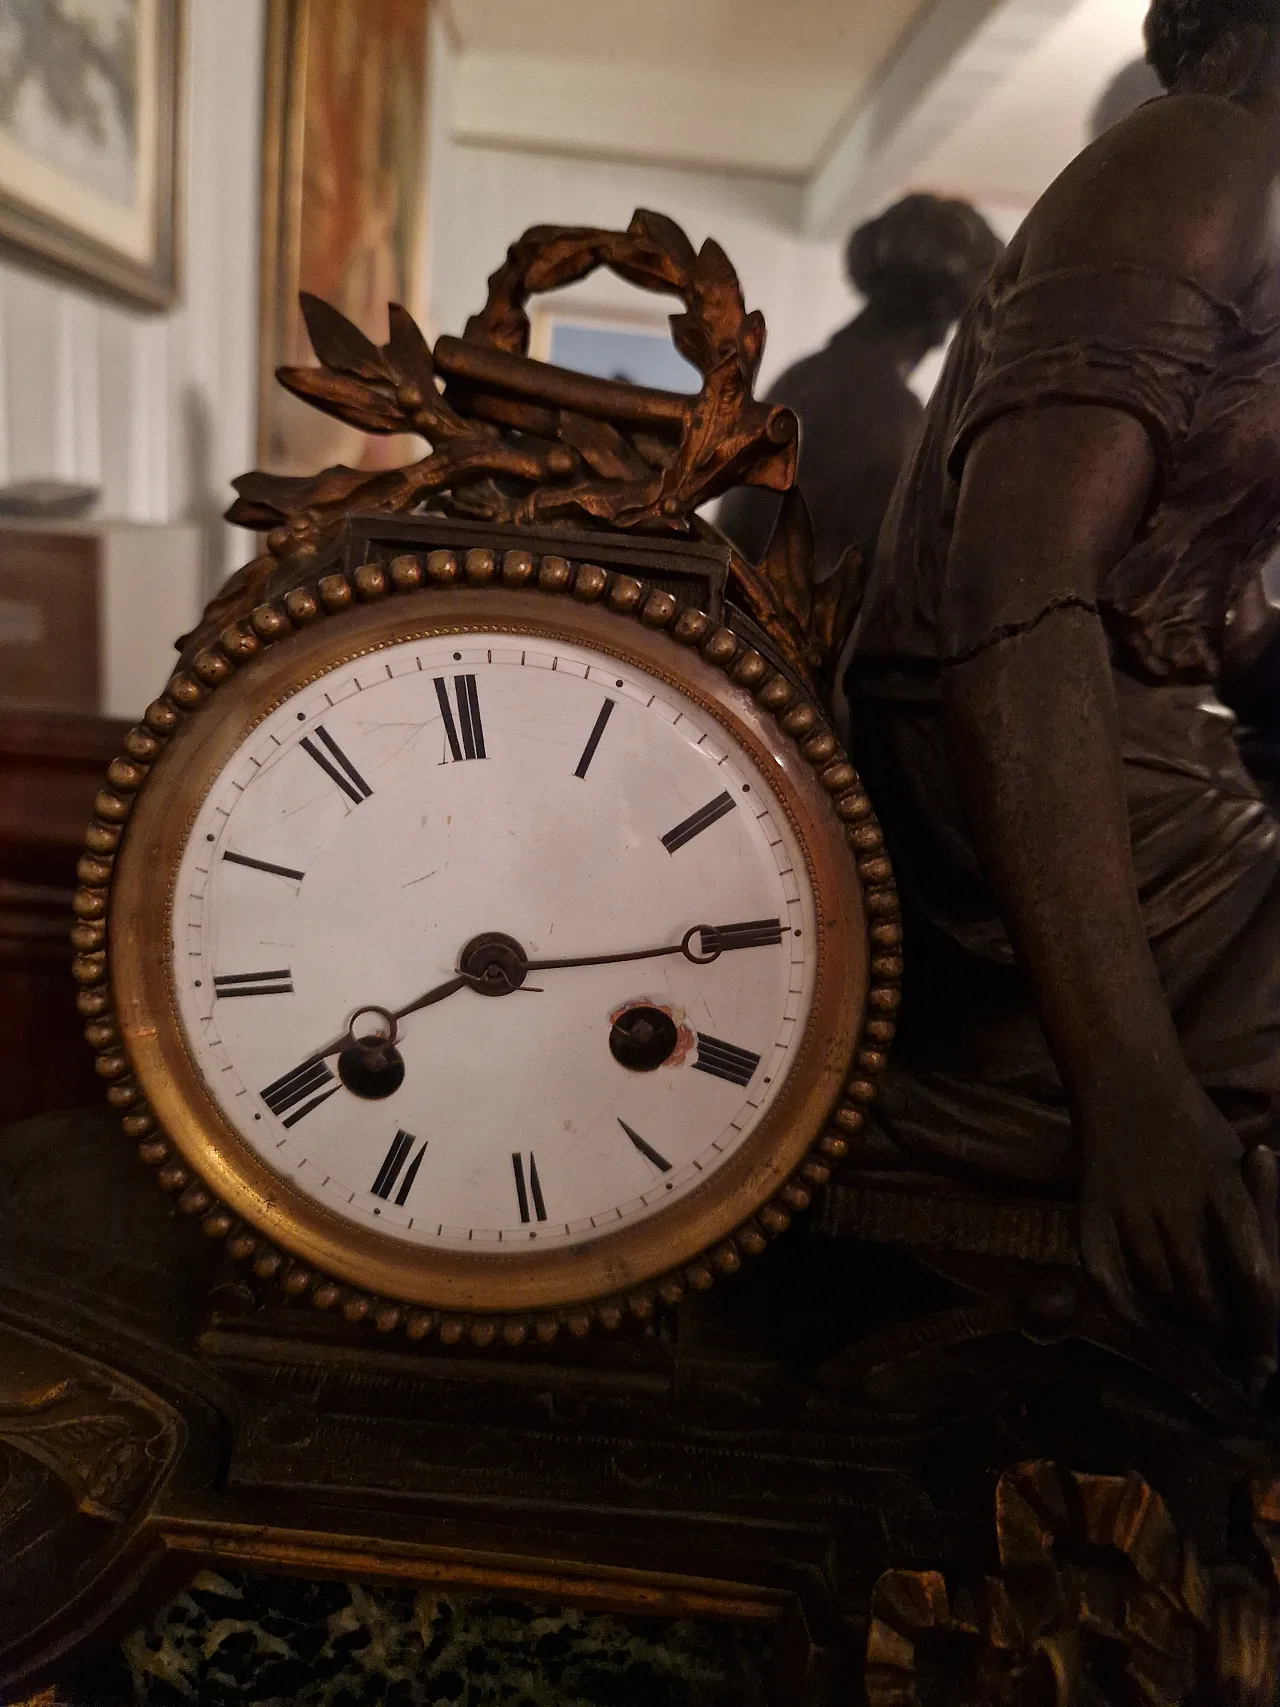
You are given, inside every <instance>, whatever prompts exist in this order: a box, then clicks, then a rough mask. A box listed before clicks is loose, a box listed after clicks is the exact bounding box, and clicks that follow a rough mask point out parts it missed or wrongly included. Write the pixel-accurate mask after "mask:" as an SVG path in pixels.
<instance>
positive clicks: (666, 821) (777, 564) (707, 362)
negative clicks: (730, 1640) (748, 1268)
mask: <svg viewBox="0 0 1280 1707" xmlns="http://www.w3.org/2000/svg"><path fill="white" fill-rule="evenodd" d="M674 232H675V228H674V227H668V226H667V224H666V222H663V221H658V220H656V219H655V217H654V216H637V220H636V221H635V222H633V225H632V227H631V229H630V230H629V232H627V233H625V234H623V233H600V232H578V233H570V234H567V236H566V234H564V233H558V234H553V235H552V237H550V238H549V237H547V235H546V234H541V235H540V234H538V233H534V234H532V241H530V239H526V240H524V243H525V247H524V249H523V250H522V249H521V246H520V245H517V246H516V247H515V248H513V250H512V253H511V256H510V257H509V259H508V263H507V267H506V268H505V269H504V270H503V272H501V273H499V274H495V277H494V280H493V281H491V294H490V301H489V305H488V307H487V308H486V310H485V313H484V314H483V315H482V316H480V317H478V318H477V320H475V321H473V322H472V323H471V325H470V326H469V328H468V332H467V336H466V338H465V339H442V340H441V341H440V344H439V345H438V346H437V348H436V351H435V352H434V358H433V356H432V354H431V353H430V352H429V351H428V350H427V347H426V345H425V343H423V341H422V339H421V337H420V336H419V335H418V333H417V330H416V328H414V327H413V326H412V323H411V322H410V321H408V319H407V317H406V316H404V315H403V314H402V313H401V312H400V311H398V310H394V309H393V311H392V323H391V330H392V336H391V341H390V343H389V344H388V345H387V346H386V347H385V348H382V349H378V348H376V347H375V346H373V345H371V344H368V343H367V342H366V341H365V340H364V339H363V338H362V337H361V336H360V335H359V334H358V333H356V332H355V329H354V328H352V327H350V326H349V325H348V324H347V323H346V322H345V321H342V320H341V319H340V318H339V317H338V316H336V315H335V314H334V313H333V311H331V310H326V309H324V307H323V306H322V305H320V304H317V303H314V302H308V304H307V310H308V317H309V321H310V324H311V329H312V334H313V341H314V342H315V344H316V348H317V353H318V354H319V356H320V358H321V361H322V364H323V365H322V366H321V367H320V368H319V369H309V370H305V371H302V372H286V373H284V374H283V375H282V378H283V379H284V381H285V383H287V384H291V385H292V387H293V388H294V389H295V390H297V391H299V392H300V393H301V394H303V395H306V396H308V397H309V398H310V399H311V400H312V401H313V402H317V403H318V404H319V405H320V406H321V407H326V408H329V409H331V410H332V411H334V412H336V413H342V414H344V416H345V418H347V419H352V420H355V421H356V422H357V423H358V424H361V425H364V426H366V427H368V428H371V429H374V430H384V431H399V430H403V428H404V427H405V426H406V425H409V426H411V427H413V428H415V429H416V430H418V431H419V432H422V433H423V434H424V436H426V437H428V438H429V439H430V440H431V442H432V446H433V449H432V453H431V455H430V456H428V457H427V458H426V459H424V461H423V462H422V463H420V464H417V465H415V466H414V467H412V468H410V469H408V470H399V471H395V472H394V473H393V474H392V475H386V474H381V475H377V476H369V475H358V474H355V473H353V472H352V471H349V470H329V471H327V472H326V474H324V475H322V476H319V477H318V479H317V480H316V481H309V482H308V481H303V482H299V481H286V480H273V479H272V478H271V477H269V476H263V475H255V476H249V477H247V478H246V480H245V481H243V482H241V483H240V489H241V494H242V495H241V498H240V501H239V503H238V505H237V506H236V508H235V510H233V512H232V515H233V518H234V519H239V520H242V521H245V522H247V523H249V524H251V525H257V526H259V527H262V528H263V530H264V531H265V532H267V534H268V545H269V548H270V550H269V552H268V554H267V555H266V556H265V557H264V558H262V559H259V560H257V561H256V562H255V563H254V564H251V565H250V566H249V568H248V569H247V570H245V571H243V572H242V573H241V575H240V576H239V577H237V578H236V580H235V581H234V582H233V583H232V584H231V586H230V587H229V588H228V589H227V590H226V592H225V593H224V595H223V596H222V598H221V599H220V600H219V601H217V602H216V603H215V605H214V606H213V607H211V610H210V613H209V614H208V617H207V619H206V622H205V624H204V626H203V628H202V629H201V630H200V631H198V632H197V633H196V634H195V635H194V636H192V637H189V638H188V641H187V643H186V644H185V647H184V650H183V657H182V661H181V665H180V668H179V670H178V672H177V673H176V674H175V676H174V677H173V679H172V680H171V681H170V683H169V684H168V687H167V690H166V692H165V693H164V695H163V696H162V697H161V698H160V699H158V700H157V701H156V702H155V704H153V705H152V706H151V708H150V709H149V711H148V712H147V714H146V717H145V720H144V721H143V723H142V724H141V725H140V726H139V727H138V728H137V729H136V730H135V731H134V732H133V733H132V734H131V735H130V736H129V738H128V740H127V742H126V751H125V753H124V755H123V756H122V757H121V758H120V759H119V760H118V761H117V762H116V763H115V764H114V765H113V766H112V767H111V771H110V774H109V778H108V786H107V788H106V789H105V790H104V791H103V793H102V794H101V795H100V796H99V799H98V802H97V818H96V820H95V823H94V825H93V827H92V828H91V830H90V832H89V849H88V852H87V854H86V856H85V858H84V860H83V862H82V869H81V876H82V879H83V883H84V887H83V889H82V890H81V892H80V895H79V897H78V900H77V910H78V912H79V914H80V923H79V924H78V926H77V938H76V940H77V946H78V948H79V949H80V956H79V959H78V960H77V963H76V973H77V977H78V978H79V980H80V982H81V985H82V989H81V995H80V1002H81V1007H82V1010H83V1011H84V1013H85V1014H86V1016H87V1018H88V1020H89V1028H88V1029H89V1035H90V1039H91V1041H92V1042H94V1043H95V1044H96V1045H97V1046H98V1048H99V1050H100V1054H99V1068H100V1071H101V1072H102V1074H103V1076H104V1077H105V1078H106V1079H107V1080H108V1081H109V1091H108V1094H109V1096H110V1098H111V1100H112V1101H113V1102H114V1103H116V1104H117V1105H118V1106H119V1107H120V1108H121V1109H122V1110H123V1112H124V1123H125V1127H126V1130H127V1131H128V1132H129V1133H130V1134H131V1135H132V1136H133V1137H134V1138H135V1139H137V1140H138V1141H139V1143H140V1146H141V1150H142V1154H143V1156H144V1158H145V1159H146V1160H147V1161H149V1162H151V1163H153V1164H155V1166H156V1168H157V1173H158V1178H159V1181H160V1184H161V1185H162V1186H164V1187H165V1188H166V1189H168V1190H170V1191H172V1192H173V1193H175V1194H176V1195H177V1200H178V1202H179V1204H180V1206H181V1207H182V1208H183V1209H184V1210H186V1211H187V1212H189V1213H190V1214H192V1215H195V1216H198V1217H200V1218H201V1220H202V1221H203V1225H204V1227H205V1230H206V1231H207V1232H208V1233H209V1235H210V1236H211V1237H213V1238H218V1239H225V1240H226V1241H227V1243H228V1247H229V1250H230V1252H231V1254H232V1255H233V1256H234V1257H236V1258H237V1259H239V1260H241V1261H243V1262H246V1263H248V1264H250V1265H251V1267H252V1268H253V1270H254V1271H256V1274H257V1275H258V1277H259V1278H260V1279H261V1280H262V1281H264V1282H269V1283H271V1284H273V1285H275V1286H278V1287H280V1288H282V1289H283V1291H284V1292H285V1293H286V1294H288V1295H292V1296H296V1297H299V1298H301V1297H304V1296H305V1297H309V1298H310V1300H311V1301H312V1303H314V1304H315V1305H316V1306H318V1307H320V1308H329V1309H335V1308H336V1309H340V1310H341V1311H343V1312H344V1313H345V1314H346V1315H347V1316H348V1317H349V1318H351V1319H353V1320H356V1319H361V1318H364V1317H368V1318H370V1319H371V1320H372V1321H373V1322H375V1323H376V1325H377V1326H378V1327H379V1328H382V1329H384V1330H386V1331H391V1330H393V1329H396V1328H401V1327H403V1328H404V1329H406V1330H407V1331H408V1333H409V1334H410V1336H412V1337H416V1338H421V1337H423V1336H425V1335H427V1334H429V1333H438V1334H440V1335H441V1336H442V1337H443V1338H444V1340H445V1341H446V1342H447V1343H448V1342H453V1341H457V1340H459V1339H461V1338H463V1337H464V1336H466V1337H469V1338H470V1339H471V1340H472V1341H473V1342H474V1343H476V1344H478V1345H485V1344H488V1343H492V1342H494V1341H499V1340H503V1341H506V1342H507V1343H511V1344H516V1343H520V1342H521V1341H523V1340H526V1339H536V1340H541V1341H544V1342H547V1341H550V1340H551V1339H554V1338H555V1336H556V1335H557V1334H558V1333H559V1332H560V1331H561V1330H562V1329H566V1328H567V1329H568V1330H569V1331H571V1332H574V1333H585V1332H587V1331H588V1329H589V1328H590V1326H591V1323H592V1321H593V1320H595V1321H597V1322H600V1323H603V1324H604V1325H606V1326H612V1325H617V1324H618V1323H619V1322H620V1321H621V1320H622V1319H623V1318H624V1317H625V1316H626V1315H628V1314H630V1315H632V1316H634V1317H639V1318H645V1317H647V1316H650V1315H651V1314H652V1313H653V1311H654V1310H655V1308H657V1306H658V1304H659V1303H660V1302H661V1301H663V1300H665V1301H668V1302H674V1301H676V1300H677V1299H678V1298H679V1297H680V1295H681V1294H682V1292H683V1291H684V1290H685V1289H687V1288H691V1287H692V1288H701V1287H704V1286H706V1285H709V1284H710V1282H711V1280H712V1278H713V1275H714V1273H715V1272H716V1271H717V1270H720V1271H725V1272H730V1271H732V1270H733V1269H735V1268H736V1267H737V1266H738V1265H739V1263H740V1261H741V1259H742V1257H743V1256H745V1255H749V1254H751V1253H754V1252H757V1251H759V1250H760V1249H762V1248H763V1246H764V1245H765V1243H766V1241H767V1240H768V1238H769V1237H770V1236H771V1235H772V1234H774V1233H776V1232H778V1231H780V1230H781V1229H782V1228H783V1227H785V1226H786V1224H787V1223H788V1221H789V1219H790V1217H791V1215H792V1213H793V1212H794V1211H795V1210H798V1209H801V1208H803V1207H805V1206H806V1205H807V1203H808V1202H809V1199H810V1197H811V1195H812V1193H813V1192H814V1190H815V1188H816V1187H817V1186H819V1185H820V1184H821V1183H822V1182H823V1181H824V1180H825V1179H826V1177H827V1174H828V1171H829V1167H830V1164H831V1162H832V1161H833V1160H834V1159H837V1158H839V1157H840V1156H841V1155H842V1154H843V1153H844V1151H845V1148H846V1145H847V1134H848V1133H849V1132H850V1131H851V1130H854V1129H856V1127H857V1126H858V1125H859V1124H860V1122H861V1119H862V1113H861V1106H862V1104H864V1103H865V1102H866V1101H867V1100H868V1099H869V1098H870V1096H871V1095H872V1092H873V1081H872V1075H873V1074H874V1072H875V1071H876V1069H877V1068H878V1066H879V1064H880V1061H881V1058H882V1055H883V1050H884V1048H885V1046H886V1044H887V1042H888V1039H889V1037H890V1035H891V1027H892V1012H893V1009H894V1007H895V1005H896V999H897V993H896V979H897V975H898V971H899V964H898V958H897V956H898V944H899V930H898V925H897V920H896V907H895V902H894V899H893V892H892V886H891V882H890V877H889V871H888V866H887V863H886V861H885V860H884V856H883V850H882V847H881V843H880V837H879V831H878V829H877V828H876V825H875V822H874V819H873V817H872V814H871V810H870V806H869V804H868V802H867V800H866V797H865V795H864V794H863V792H862V790H861V788H860V786H859V784H858V781H857V778H856V776H855V775H854V772H853V770H852V768H851V767H850V766H849V764H848V762H847V761H846V759H845V758H844V756H843V755H842V754H841V753H840V751H839V749H838V747H837V743H836V741H835V739H834V737H833V735H832V734H831V732H830V731H829V729H828V728H827V727H826V725H825V723H824V722H823V720H822V717H821V714H820V713H819V711H818V709H817V707H816V705H815V704H814V703H813V701H812V699H811V698H810V696H809V693H808V692H807V691H806V680H807V677H808V676H809V674H810V672H811V670H812V666H813V658H814V649H815V644H816V642H815V639H814V636H815V633H816V632H817V630H818V629H819V628H820V627H821V623H822V621H823V620H824V618H823V614H822V612H821V611H820V610H818V609H816V608H815V606H814V601H813V598H812V591H811V589H810V588H809V587H807V586H806V585H805V584H804V576H803V564H802V562H801V556H802V553H801V550H800V548H799V546H798V545H797V540H798V539H801V536H802V533H803V517H802V516H800V515H799V514H798V512H797V510H796V508H795V506H794V505H792V506H790V507H789V508H788V512H787V520H786V521H785V523H784V526H783V529H782V530H781V531H782V534H783V535H785V537H781V538H780V540H779V542H777V543H776V545H775V548H774V552H773V555H772V558H771V560H770V562H769V563H766V564H765V565H764V566H762V567H761V568H759V569H756V568H754V567H752V566H750V565H747V564H744V563H743V562H742V561H741V559H740V558H737V557H736V556H735V555H734V554H733V553H732V552H731V550H730V549H729V547H728V546H727V545H726V544H725V542H723V541H722V540H720V539H719V537H718V536H716V535H714V533H713V532H712V531H711V530H709V529H707V528H706V527H705V525H704V524H701V523H699V522H697V520H696V519H695V518H694V515H693V512H694V508H695V506H696V505H697V504H699V503H701V502H703V501H704V500H705V499H706V498H707V497H709V496H713V495H714V494H715V492H716V491H717V490H722V489H724V487H725V486H727V485H729V484H734V483H738V482H741V481H744V480H746V481H754V482H756V483H759V484H767V485H773V486H775V487H783V488H785V487H787V486H789V485H790V482H791V480H792V478H793V473H794V450H795V430H794V422H793V420H792V419H791V417H790V416H788V415H787V414H786V412H785V411H780V410H776V409H770V408H768V407H767V406H765V405H761V404H757V403H755V402H754V401H753V400H752V398H751V386H750V382H751V379H752V377H753V376H754V369H755V363H756V362H757V361H758V356H759V347H760V342H761V332H760V329H759V328H758V325H757V321H758V317H756V316H749V315H745V314H744V313H743V311H742V306H741V297H740V294H739V293H738V291H737V282H736V280H734V279H733V278H732V274H731V273H728V269H727V263H726V262H724V258H723V256H722V255H720V253H719V251H718V250H716V249H715V247H714V245H708V246H706V248H704V250H703V251H702V253H701V254H700V255H696V256H695V255H694V254H693V251H692V250H691V249H689V248H688V245H687V243H686V242H685V240H684V239H683V235H682V234H679V233H675V235H674V236H673V235H672V234H673V233H674ZM601 262H603V263H605V264H608V265H611V266H614V267H616V269H617V270H618V271H619V272H621V273H623V274H624V276H627V277H631V278H633V279H636V280H637V282H640V283H650V284H655V285H657V286H658V287H661V288H666V289H676V290H678V291H679V292H680V293H681V294H682V295H683V296H684V298H685V303H686V312H685V313H684V314H683V315H681V316H677V317H675V319H674V321H673V326H674V327H675V331H676V336H677V341H678V342H680V341H681V340H683V342H682V348H684V349H685V350H686V353H689V354H691V355H692V356H693V357H694V358H695V359H697V360H698V362H699V365H700V367H701V368H702V371H703V374H704V386H703V391H702V394H701V395H700V396H699V397H695V398H683V399H673V398H669V397H666V396H665V395H664V394H660V393H650V392H642V391H638V390H636V389H635V388H632V387H629V386H624V385H619V384H617V383H614V382H602V381H595V380H589V379H585V378H584V377H582V376H577V375H570V374H566V373H561V372H559V371H558V370H555V369H551V368H546V367H544V366H543V364H539V363H533V362H530V361H529V360H528V359H527V357H525V356H524V354H523V343H522V339H523V337H524V336H525V335H527V322H524V332H523V333H522V332H521V329H520V328H521V322H523V321H524V317H523V301H524V296H525V294H527V292H528V290H530V289H533V288H545V287H546V286H547V285H548V283H554V282H563V280H564V278H565V277H566V276H578V274H579V273H581V272H584V271H587V270H589V268H590V266H592V265H597V264H601ZM575 269H576V270H575ZM726 274H727V279H726ZM729 281H731V285H730V282H729ZM442 379H443V380H444V382H445V384H444V387H443V389H442V387H441V380H442ZM584 524H586V525H584ZM801 544H802V539H801ZM779 588H781V589H782V591H779ZM805 600H807V601H808V602H807V604H805V603H804V601H805ZM735 610H736V614H735Z"/></svg>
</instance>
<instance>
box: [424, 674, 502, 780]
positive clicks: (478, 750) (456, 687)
mask: <svg viewBox="0 0 1280 1707" xmlns="http://www.w3.org/2000/svg"><path fill="white" fill-rule="evenodd" d="M435 684H436V698H437V699H438V700H439V701H440V715H441V717H442V718H443V719H444V732H445V736H446V739H447V740H448V742H449V751H450V752H451V753H452V754H453V757H454V761H455V763H456V762H457V761H459V760H461V759H485V758H488V756H489V755H488V754H487V753H486V752H485V750H484V728H483V726H482V724H481V722H480V696H479V695H478V694H477V692H476V679H475V677H474V676H455V677H454V678H453V697H454V699H455V700H456V701H457V702H458V721H457V722H456V723H455V722H454V720H453V710H452V707H451V706H450V704H449V688H448V684H447V683H446V681H445V679H444V677H443V676H436V677H435ZM459 735H461V740H459Z"/></svg>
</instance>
